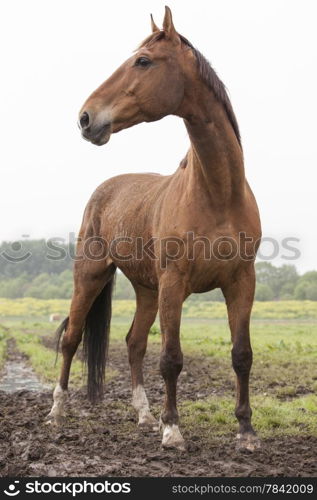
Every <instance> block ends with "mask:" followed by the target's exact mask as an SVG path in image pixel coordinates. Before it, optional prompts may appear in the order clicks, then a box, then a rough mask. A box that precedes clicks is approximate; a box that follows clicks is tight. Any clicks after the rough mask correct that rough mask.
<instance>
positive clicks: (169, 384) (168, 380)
mask: <svg viewBox="0 0 317 500" xmlns="http://www.w3.org/2000/svg"><path fill="white" fill-rule="evenodd" d="M183 300H184V283H183V282H182V281H181V279H180V278H179V277H178V276H177V275H174V274H173V273H168V272H166V273H165V274H164V275H163V277H162V278H161V280H160V293H159V311H160V323H161V331H162V352H161V359H160V370H161V374H162V377H163V379H164V381H165V387H166V396H165V404H164V409H163V411H162V414H161V423H162V427H163V439H162V446H163V447H164V448H178V449H180V450H184V449H185V442H184V439H183V437H182V435H181V433H180V430H179V428H178V421H179V418H178V411H177V406H176V388H177V379H178V376H179V374H180V372H181V370H182V368H183V354H182V351H181V345H180V338H179V335H180V321H181V312H182V304H183Z"/></svg>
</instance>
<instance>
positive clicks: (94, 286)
mask: <svg viewBox="0 0 317 500" xmlns="http://www.w3.org/2000/svg"><path fill="white" fill-rule="evenodd" d="M114 272H115V267H114V266H113V265H110V266H108V267H106V265H105V263H104V262H96V261H93V260H92V261H89V260H81V261H77V262H76V263H75V267H74V294H73V298H72V301H71V307H70V314H69V319H68V322H67V323H66V329H65V333H64V335H63V338H62V343H61V344H62V356H63V361H62V368H61V372H60V378H59V382H58V384H57V385H56V387H55V390H54V393H53V400H54V403H53V406H52V409H51V411H50V413H49V415H48V422H51V423H58V422H59V421H60V420H61V419H62V418H63V417H64V416H65V408H64V405H65V402H66V400H67V394H68V391H67V389H68V380H69V373H70V368H71V364H72V360H73V357H74V355H75V353H76V351H77V348H78V346H79V344H80V342H81V339H82V335H83V327H84V324H85V319H86V317H87V314H88V312H89V310H90V308H91V306H92V304H93V302H94V301H95V299H96V297H97V296H98V295H99V293H100V292H101V291H102V289H103V288H104V286H105V285H106V283H107V282H108V281H109V280H110V279H111V278H112V276H113V274H114Z"/></svg>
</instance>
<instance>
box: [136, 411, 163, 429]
mask: <svg viewBox="0 0 317 500" xmlns="http://www.w3.org/2000/svg"><path fill="white" fill-rule="evenodd" d="M138 427H139V428H140V429H142V430H144V431H155V432H157V431H158V430H159V423H158V421H157V420H156V418H154V417H153V415H152V414H151V413H146V414H145V415H142V417H140V418H139V422H138Z"/></svg>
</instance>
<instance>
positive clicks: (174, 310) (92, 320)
mask: <svg viewBox="0 0 317 500" xmlns="http://www.w3.org/2000/svg"><path fill="white" fill-rule="evenodd" d="M171 114H172V115H177V116H179V117H181V118H183V120H184V123H185V126H186V128H187V131H188V134H189V138H190V143H191V145H190V149H189V151H188V153H187V155H186V156H185V158H184V159H183V160H182V162H181V164H180V166H179V167H178V169H177V170H176V172H175V173H174V174H173V175H169V176H160V175H155V174H127V175H120V176H117V177H114V178H112V179H109V180H108V181H106V182H104V183H103V184H102V185H101V186H99V187H98V188H97V190H96V191H95V192H94V194H93V195H92V197H91V199H90V201H89V202H88V205H87V207H86V210H85V213H84V218H83V223H82V227H81V230H80V239H79V243H78V246H77V254H78V255H77V260H76V262H75V265H74V295H73V299H72V303H71V308H70V315H69V318H67V319H66V320H65V321H64V322H63V323H62V325H61V326H60V328H59V331H58V333H59V335H62V333H63V331H64V330H65V334H64V335H63V338H62V353H63V365H62V371H61V376H60V380H59V384H58V385H57V387H56V388H55V391H54V405H53V407H52V410H51V413H50V418H51V420H52V421H54V420H58V419H59V418H60V417H61V416H62V415H64V401H65V398H66V396H67V387H68V379H69V371H70V367H71V362H72V358H73V356H74V354H75V352H76V349H77V347H78V345H79V343H80V342H81V339H82V335H84V353H85V355H86V359H87V364H88V396H89V397H90V399H91V400H93V401H94V400H96V399H97V398H98V397H101V396H102V393H103V379H104V369H105V359H106V350H107V343H108V336H109V323H110V315H111V291H112V283H113V280H114V274H115V271H116V268H117V267H118V268H119V269H121V271H122V272H123V273H124V274H125V276H127V277H128V279H129V280H130V281H131V283H132V285H133V287H134V289H135V293H136V312H135V316H134V320H133V323H132V325H131V328H130V331H129V333H128V335H127V345H128V353H129V362H130V366H131V375H132V390H133V396H132V404H133V406H134V408H135V409H136V411H137V413H138V418H139V425H140V426H150V427H152V428H158V424H157V422H156V420H155V418H154V417H153V416H152V414H151V412H150V408H149V403H148V400H147V397H146V394H145V390H144V386H143V374H142V361H143V357H144V354H145V351H146V346H147V337H148V333H149V330H150V327H151V325H152V324H153V322H154V320H155V317H156V314H157V311H159V318H160V325H161V332H162V352H161V358H160V370H161V374H162V377H163V379H164V381H165V386H166V398H165V404H164V409H163V411H162V414H161V427H162V431H163V441H162V444H163V446H164V447H175V448H179V449H184V440H183V438H182V435H181V433H180V430H179V427H178V421H179V418H178V412H177V408H176V385H177V378H178V375H179V373H180V371H181V369H182V366H183V355H182V351H181V346H180V322H181V313H182V304H183V302H184V300H185V299H186V298H187V297H188V296H189V295H190V294H191V293H201V292H206V291H208V290H212V289H214V288H217V287H218V288H221V290H222V292H223V294H224V297H225V299H226V304H227V309H228V317H229V324H230V329H231V335H232V342H233V347H232V364H233V368H234V370H235V372H236V375H237V402H236V411H235V413H236V417H237V419H238V421H239V426H240V428H239V434H238V439H239V441H238V443H239V444H240V446H242V447H246V448H248V449H250V450H252V449H254V447H255V446H257V444H258V441H257V438H256V436H255V432H254V430H253V428H252V425H251V409H250V404H249V373H250V368H251V364H252V350H251V344H250V336H249V322H250V313H251V308H252V304H253V298H254V287H255V273H254V260H255V255H256V251H257V248H258V245H259V242H260V237H261V227H260V220H259V213H258V208H257V205H256V201H255V199H254V196H253V194H252V192H251V190H250V188H249V185H248V183H247V181H246V178H245V173H244V163H243V154H242V147H241V141H240V135H239V129H238V125H237V121H236V118H235V115H234V112H233V110H232V107H231V104H230V101H229V98H228V96H227V93H226V90H225V87H224V85H223V83H222V82H221V81H220V80H219V78H218V77H217V75H216V73H215V71H214V70H213V69H212V68H211V66H210V64H209V63H208V62H207V61H206V59H205V58H204V57H203V56H202V54H201V53H200V52H199V51H198V50H196V49H195V48H194V47H193V46H192V45H191V43H190V42H189V41H188V40H187V39H186V38H184V37H183V36H182V35H180V34H178V33H177V32H176V30H175V28H174V25H173V21H172V15H171V11H170V9H169V8H168V7H166V10H165V17H164V22H163V29H162V30H160V29H159V28H157V26H156V25H155V24H154V21H153V18H152V34H151V35H150V36H149V37H148V38H147V39H146V40H145V41H144V42H143V43H142V44H141V45H140V47H139V48H138V50H137V51H136V52H135V53H134V55H133V56H132V57H130V58H129V59H128V60H127V61H126V62H124V63H123V64H122V66H120V67H119V68H118V69H117V70H116V71H115V73H114V74H113V75H112V76H111V77H110V78H109V79H108V80H107V81H106V82H104V83H103V84H102V85H101V86H100V87H99V88H98V89H97V90H96V91H95V92H93V94H92V95H91V96H90V97H89V98H88V99H87V101H86V102H85V104H84V105H83V107H82V109H81V111H80V114H79V124H80V128H81V131H82V136H83V137H84V138H85V139H87V140H88V141H90V142H92V143H93V144H96V145H99V146H100V145H103V144H106V143H107V142H108V140H109V138H110V136H111V134H112V133H115V132H119V131H120V130H123V129H126V128H128V127H132V126H133V125H137V124H138V123H141V122H151V121H155V120H159V119H161V118H163V117H164V116H166V115H171ZM87 242H88V243H89V244H88V243H87Z"/></svg>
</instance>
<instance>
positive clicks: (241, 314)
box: [223, 265, 260, 451]
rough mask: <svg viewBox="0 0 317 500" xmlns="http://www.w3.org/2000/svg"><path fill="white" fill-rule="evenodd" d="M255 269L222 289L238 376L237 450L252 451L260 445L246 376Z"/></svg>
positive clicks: (249, 366) (249, 350)
mask: <svg viewBox="0 0 317 500" xmlns="http://www.w3.org/2000/svg"><path fill="white" fill-rule="evenodd" d="M254 288H255V275H254V267H253V265H252V266H250V268H249V269H248V270H244V271H242V272H240V274H239V276H238V277H237V280H236V281H235V282H234V283H232V284H230V285H228V287H226V288H225V289H223V293H224V296H225V298H226V303H227V309H228V318H229V325H230V329H231V337H232V343H233V347H232V351H231V354H232V365H233V368H234V371H235V372H236V375H237V401H236V410H235V414H236V417H237V419H238V421H239V433H238V435H237V438H238V440H239V445H238V446H239V447H240V448H245V449H248V450H249V451H253V450H254V449H255V448H257V447H259V445H260V442H259V440H258V438H257V437H256V434H255V432H254V430H253V427H252V425H251V416H252V411H251V408H250V401H249V375H250V370H251V365H252V348H251V342H250V331H249V324H250V315H251V309H252V304H253V298H254Z"/></svg>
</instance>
